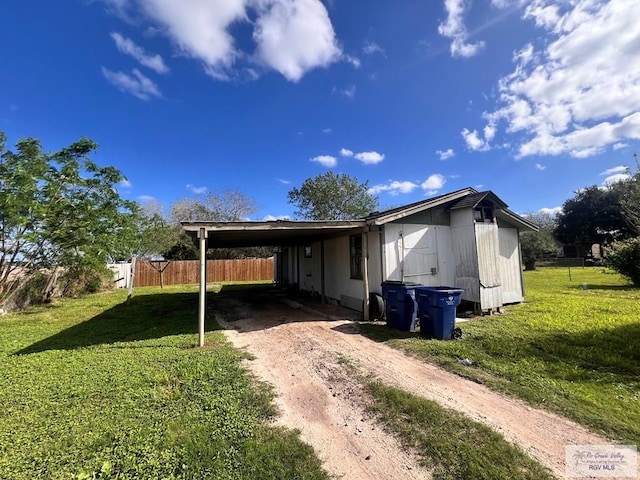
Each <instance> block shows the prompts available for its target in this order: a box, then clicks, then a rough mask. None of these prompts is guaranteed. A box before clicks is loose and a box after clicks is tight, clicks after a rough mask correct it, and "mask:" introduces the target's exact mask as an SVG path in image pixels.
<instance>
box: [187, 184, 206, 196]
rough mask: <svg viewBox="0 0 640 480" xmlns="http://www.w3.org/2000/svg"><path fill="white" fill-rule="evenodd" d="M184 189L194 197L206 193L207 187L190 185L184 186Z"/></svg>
mask: <svg viewBox="0 0 640 480" xmlns="http://www.w3.org/2000/svg"><path fill="white" fill-rule="evenodd" d="M186 188H187V190H189V191H190V192H191V193H195V194H196V195H202V194H203V193H206V192H207V187H196V186H195V185H192V184H190V183H188V184H187V185H186Z"/></svg>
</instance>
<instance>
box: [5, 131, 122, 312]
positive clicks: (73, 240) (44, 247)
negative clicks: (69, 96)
mask: <svg viewBox="0 0 640 480" xmlns="http://www.w3.org/2000/svg"><path fill="white" fill-rule="evenodd" d="M5 143H6V137H5V135H4V133H2V132H0V302H5V301H7V299H8V298H9V297H10V296H11V295H12V294H13V293H15V291H16V289H17V288H18V287H19V285H20V284H21V282H22V283H24V281H25V279H28V278H29V277H30V276H31V275H33V274H34V273H36V272H38V271H39V270H42V269H45V268H47V269H53V271H54V272H55V271H56V270H57V267H65V269H66V270H67V271H71V272H74V273H75V274H76V275H80V274H81V273H82V272H86V271H102V270H103V269H104V268H105V264H106V260H107V257H108V256H109V255H111V254H112V253H113V252H115V251H117V249H118V246H119V242H120V239H119V238H118V235H117V233H118V232H119V231H121V230H122V228H123V227H124V226H126V225H128V222H129V216H130V215H131V212H132V210H133V204H132V203H131V202H127V201H125V200H123V199H122V198H120V196H119V194H118V192H117V190H116V188H115V185H116V184H117V183H118V182H120V181H121V180H123V179H124V177H123V175H122V173H121V172H120V171H119V170H117V169H116V168H114V167H99V166H98V165H97V164H95V163H94V162H92V161H91V160H90V159H89V154H90V153H91V152H93V151H95V149H96V148H97V145H96V144H95V143H94V142H92V141H91V140H89V139H87V138H81V139H80V140H78V141H77V142H75V143H73V144H71V145H70V146H68V147H65V148H62V149H61V150H60V151H58V152H54V153H46V152H44V151H43V149H42V147H41V145H40V142H39V141H38V140H37V139H34V138H27V139H24V140H20V141H18V142H17V143H16V151H15V152H13V151H10V150H7V149H6V147H5ZM18 273H19V275H17V274H18Z"/></svg>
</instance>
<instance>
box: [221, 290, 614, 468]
mask: <svg viewBox="0 0 640 480" xmlns="http://www.w3.org/2000/svg"><path fill="white" fill-rule="evenodd" d="M217 302H218V303H217V305H216V306H215V307H214V308H217V309H218V312H220V313H223V314H225V315H226V318H229V319H231V320H232V321H220V323H221V325H222V326H223V328H225V329H226V334H227V336H228V338H229V339H230V340H231V341H232V342H233V344H234V345H235V346H236V347H239V348H242V349H246V351H248V352H249V353H251V354H252V355H253V356H254V357H255V359H254V360H252V361H248V362H247V366H248V367H249V369H250V370H251V371H252V372H253V373H254V374H255V375H256V376H257V377H259V378H260V379H262V380H264V381H266V382H268V383H270V384H272V385H273V386H274V388H275V391H276V394H277V404H278V406H279V408H280V411H281V413H282V415H281V417H279V419H278V422H279V423H281V424H282V425H285V426H287V427H289V428H296V429H299V430H300V432H301V434H302V438H303V439H304V440H305V441H306V442H307V443H309V444H310V445H312V446H313V447H314V448H315V450H316V451H317V452H318V454H319V456H320V458H321V459H322V460H323V461H324V464H325V467H326V468H327V470H328V471H329V472H330V473H331V474H332V475H335V476H336V477H337V478H349V479H369V478H371V479H373V478H376V479H377V478H390V479H391V478H399V479H405V478H406V479H413V478H416V479H418V478H420V479H424V478H430V474H429V472H428V471H426V470H425V469H424V468H422V467H421V466H420V465H419V463H418V461H417V459H416V457H415V456H414V455H412V454H411V453H408V452H406V451H405V449H403V448H402V446H401V445H400V444H399V443H398V441H397V440H396V439H395V438H394V437H393V436H391V435H389V434H387V433H386V432H385V431H383V429H382V428H380V427H379V426H378V424H377V423H376V422H375V421H374V420H373V419H372V418H369V416H368V415H367V414H366V413H365V408H364V404H363V401H362V399H363V396H364V393H363V390H362V385H361V384H360V383H359V382H358V380H357V379H356V378H355V376H354V375H353V373H352V368H353V367H355V368H356V369H357V370H358V372H359V373H360V374H363V375H373V376H375V377H377V378H379V379H380V380H381V381H382V382H383V383H385V384H387V385H390V386H394V387H398V388H401V389H403V390H405V391H407V392H410V393H412V394H415V395H419V396H421V397H424V398H427V399H429V400H434V401H436V402H438V403H439V404H441V405H442V406H444V407H447V408H452V409H454V410H457V411H459V412H462V413H464V414H466V415H468V416H469V417H470V418H473V419H474V420H477V421H479V422H482V423H484V424H486V425H489V426H491V427H492V428H493V429H495V430H496V431H498V432H499V433H501V434H502V435H503V436H504V437H505V438H506V439H508V440H509V441H511V442H513V443H515V444H517V445H519V446H520V447H521V448H522V449H523V450H524V451H526V452H527V453H529V454H530V455H531V456H532V457H534V458H536V459H537V460H538V461H540V462H541V463H542V464H544V465H546V466H547V467H549V468H550V469H551V470H552V471H553V473H554V474H555V475H557V476H558V477H564V473H565V464H564V458H565V445H569V444H607V443H610V442H609V441H608V440H606V439H604V438H602V437H599V436H597V435H595V434H593V433H590V432H589V431H587V430H586V429H585V428H584V427H581V426H579V425H577V424H575V423H573V422H571V421H569V420H567V419H564V418H562V417H559V416H557V415H554V414H552V413H548V412H545V411H542V410H538V409H534V408H532V407H529V406H527V405H525V404H524V403H522V402H520V401H518V400H514V399H511V398H507V397H505V396H503V395H501V394H499V393H496V392H493V391H491V390H489V389H488V388H486V387H485V386H483V385H479V384H477V383H475V382H471V381H469V380H466V379H464V378H461V377H459V376H457V375H454V374H452V373H449V372H446V371H444V370H442V369H440V368H438V367H436V366H433V365H429V364H425V363H422V362H420V361H418V360H416V359H414V358H411V357H408V356H407V355H405V354H403V353H402V352H400V351H397V350H394V349H392V348H390V347H388V346H386V345H384V344H382V343H377V342H375V341H373V340H371V339H368V338H366V337H364V336H362V335H360V334H359V333H358V328H357V325H355V324H354V323H353V322H352V320H353V319H354V318H355V315H356V314H355V312H352V311H350V310H347V309H343V308H340V307H335V306H331V305H322V306H316V305H314V306H313V308H312V309H309V308H307V307H304V306H303V305H301V304H298V303H295V302H294V303H291V302H289V303H288V304H287V303H283V302H278V301H274V299H273V298H271V299H268V300H267V299H263V300H262V301H261V300H259V299H255V298H253V299H252V301H251V302H244V301H243V300H242V299H237V298H229V297H227V298H225V297H221V298H220V299H218V300H217ZM218 317H219V316H218Z"/></svg>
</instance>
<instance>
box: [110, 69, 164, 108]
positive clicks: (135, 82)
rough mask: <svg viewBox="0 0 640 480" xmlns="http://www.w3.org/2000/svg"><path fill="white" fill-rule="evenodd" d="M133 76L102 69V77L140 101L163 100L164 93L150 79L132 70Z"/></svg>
mask: <svg viewBox="0 0 640 480" xmlns="http://www.w3.org/2000/svg"><path fill="white" fill-rule="evenodd" d="M131 73H132V75H129V74H128V73H124V72H114V71H112V70H109V69H108V68H104V67H102V75H103V76H104V78H106V79H107V81H108V82H109V83H111V84H112V85H114V86H115V87H117V88H118V90H120V91H122V92H125V93H130V94H131V95H133V96H135V97H138V98H139V99H140V100H150V99H151V98H152V97H157V98H161V97H162V93H160V89H159V88H158V86H157V85H156V84H155V83H154V82H153V80H151V79H150V78H147V77H145V76H144V75H143V74H142V73H140V71H139V70H138V69H135V68H134V69H133V70H132V72H131Z"/></svg>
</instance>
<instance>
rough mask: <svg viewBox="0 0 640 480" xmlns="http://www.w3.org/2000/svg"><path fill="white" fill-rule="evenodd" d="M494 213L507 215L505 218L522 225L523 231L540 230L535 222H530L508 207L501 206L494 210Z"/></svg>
mask: <svg viewBox="0 0 640 480" xmlns="http://www.w3.org/2000/svg"><path fill="white" fill-rule="evenodd" d="M496 214H497V215H498V216H500V215H501V214H502V215H504V216H505V217H507V219H508V220H509V221H511V222H513V223H515V224H517V225H520V226H522V227H523V228H522V230H523V231H530V232H537V231H539V230H540V228H538V226H537V225H536V224H535V223H532V222H530V221H529V220H527V219H526V218H523V217H521V216H520V215H518V214H517V213H515V212H512V211H511V210H509V209H508V208H502V209H500V210H498V211H496Z"/></svg>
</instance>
